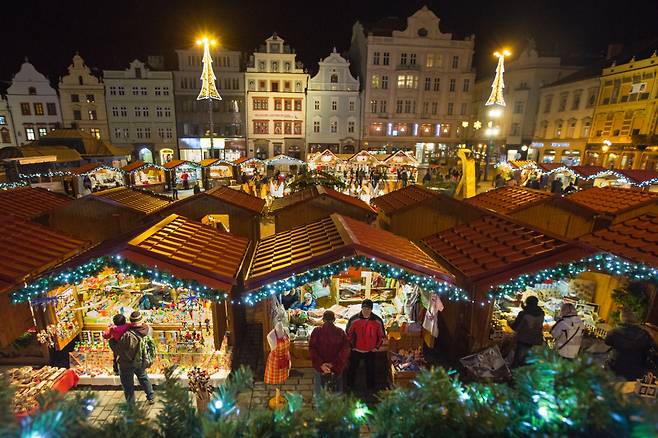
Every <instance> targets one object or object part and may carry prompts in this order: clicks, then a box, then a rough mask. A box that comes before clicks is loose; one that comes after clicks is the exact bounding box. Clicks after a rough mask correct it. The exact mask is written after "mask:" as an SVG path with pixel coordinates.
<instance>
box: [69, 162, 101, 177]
mask: <svg viewBox="0 0 658 438" xmlns="http://www.w3.org/2000/svg"><path fill="white" fill-rule="evenodd" d="M100 167H104V166H103V163H86V164H83V165H82V166H80V167H74V168H73V169H68V171H69V172H71V173H72V174H73V175H83V174H85V173H89V172H91V171H93V170H96V169H98V168H100Z"/></svg>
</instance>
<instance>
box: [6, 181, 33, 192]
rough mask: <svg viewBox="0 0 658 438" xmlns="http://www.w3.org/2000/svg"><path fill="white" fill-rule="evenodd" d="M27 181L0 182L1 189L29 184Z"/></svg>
mask: <svg viewBox="0 0 658 438" xmlns="http://www.w3.org/2000/svg"><path fill="white" fill-rule="evenodd" d="M27 185H28V183H27V181H18V182H8V183H0V190H11V189H17V188H19V187H25V186H27Z"/></svg>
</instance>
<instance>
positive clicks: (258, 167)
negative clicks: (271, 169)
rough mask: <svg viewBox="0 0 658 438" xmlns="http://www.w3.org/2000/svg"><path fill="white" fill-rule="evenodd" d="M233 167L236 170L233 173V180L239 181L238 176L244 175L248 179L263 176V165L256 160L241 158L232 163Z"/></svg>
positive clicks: (261, 161) (260, 161)
mask: <svg viewBox="0 0 658 438" xmlns="http://www.w3.org/2000/svg"><path fill="white" fill-rule="evenodd" d="M233 166H235V167H236V168H237V170H236V172H235V179H237V180H240V176H241V175H242V174H243V173H244V174H245V175H247V176H248V177H252V176H254V175H265V170H266V169H265V163H263V160H260V159H258V158H254V157H252V158H247V157H241V158H238V159H237V160H235V161H233Z"/></svg>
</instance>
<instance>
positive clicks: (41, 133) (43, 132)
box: [39, 128, 48, 137]
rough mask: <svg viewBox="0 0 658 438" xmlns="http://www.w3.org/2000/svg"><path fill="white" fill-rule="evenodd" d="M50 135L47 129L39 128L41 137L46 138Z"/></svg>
mask: <svg viewBox="0 0 658 438" xmlns="http://www.w3.org/2000/svg"><path fill="white" fill-rule="evenodd" d="M46 135H48V129H46V128H39V137H44V136H46Z"/></svg>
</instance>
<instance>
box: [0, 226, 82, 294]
mask: <svg viewBox="0 0 658 438" xmlns="http://www.w3.org/2000/svg"><path fill="white" fill-rule="evenodd" d="M0 229H2V233H1V234H0V286H5V288H9V287H11V286H14V285H17V284H20V283H22V282H23V281H25V280H27V279H28V278H30V277H33V276H36V275H38V274H40V273H42V272H44V271H46V270H48V269H50V268H52V267H54V266H57V265H59V264H61V263H62V262H64V261H65V260H66V259H68V258H70V257H73V256H74V255H75V254H77V253H79V252H81V251H82V250H83V249H84V248H85V247H86V246H87V245H88V243H87V242H84V241H82V240H78V239H75V238H73V237H70V236H67V235H65V234H62V233H59V232H57V231H54V230H51V229H49V228H46V227H44V226H41V225H38V224H36V223H34V222H30V221H28V220H25V219H21V218H18V217H16V216H11V215H0ZM0 290H3V289H0Z"/></svg>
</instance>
